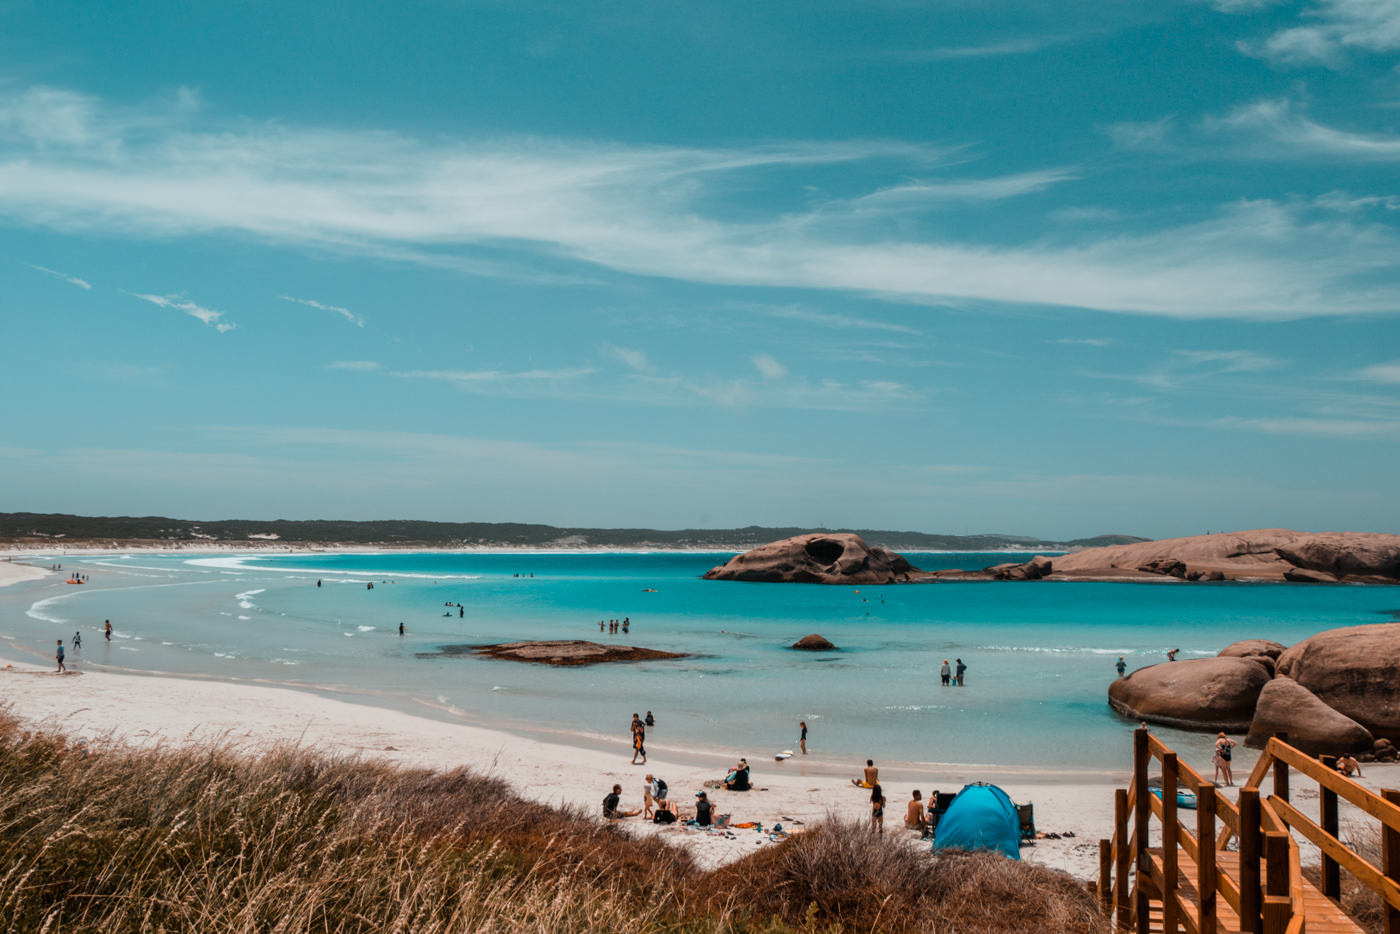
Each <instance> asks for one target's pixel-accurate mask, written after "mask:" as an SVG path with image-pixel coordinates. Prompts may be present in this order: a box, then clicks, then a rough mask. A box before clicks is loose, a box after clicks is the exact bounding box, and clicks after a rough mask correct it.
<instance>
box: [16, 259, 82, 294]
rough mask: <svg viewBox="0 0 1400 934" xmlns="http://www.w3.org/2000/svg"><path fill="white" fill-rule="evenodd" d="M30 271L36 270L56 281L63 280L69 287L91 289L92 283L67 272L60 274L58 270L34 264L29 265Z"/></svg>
mask: <svg viewBox="0 0 1400 934" xmlns="http://www.w3.org/2000/svg"><path fill="white" fill-rule="evenodd" d="M27 265H28V266H29V268H30V269H36V270H38V271H39V272H42V273H43V274H44V275H46V276H53V277H54V278H55V279H62V280H63V281H64V282H67V283H68V284H69V285H76V286H77V287H78V288H80V289H91V288H92V283H90V282H88V281H87V280H86V279H79V278H78V277H77V276H70V275H68V273H66V272H59V271H58V270H57V269H49V268H48V267H47V266H35V265H34V264H33V263H29V264H27Z"/></svg>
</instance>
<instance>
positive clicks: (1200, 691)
mask: <svg viewBox="0 0 1400 934" xmlns="http://www.w3.org/2000/svg"><path fill="white" fill-rule="evenodd" d="M1108 703H1109V706H1110V707H1112V708H1113V709H1114V710H1115V711H1116V712H1117V713H1119V714H1122V715H1123V716H1125V717H1131V718H1133V719H1135V720H1138V719H1140V720H1147V721H1149V722H1153V723H1161V724H1165V725H1167V726H1174V727H1178V728H1180V729H1187V730H1211V731H1214V730H1225V731H1227V732H1244V730H1245V729H1246V728H1247V729H1248V732H1249V735H1248V736H1247V738H1246V739H1245V743H1246V745H1249V746H1262V745H1264V743H1266V742H1267V741H1268V739H1269V737H1270V736H1272V735H1274V734H1275V733H1280V732H1282V733H1287V734H1288V739H1289V742H1291V743H1293V744H1294V745H1296V746H1297V747H1298V748H1300V749H1302V750H1303V751H1304V752H1307V753H1310V754H1320V753H1337V752H1362V751H1364V750H1367V749H1375V750H1377V754H1379V749H1381V748H1383V747H1384V748H1393V746H1391V745H1390V744H1392V743H1395V742H1400V623H1375V624H1372V625H1368V626H1347V627H1344V628H1341V629H1329V630H1327V631H1326V632H1321V633H1318V634H1317V635H1315V636H1313V637H1311V638H1309V639H1305V640H1303V641H1302V642H1299V643H1298V644H1297V645H1295V646H1293V647H1291V648H1285V647H1284V646H1283V645H1281V644H1280V643H1278V642H1272V641H1270V640H1267V639H1246V640H1244V641H1241V642H1236V643H1234V644H1233V645H1229V646H1226V647H1225V648H1224V649H1222V650H1221V652H1220V655H1219V656H1217V657H1215V658H1202V659H1192V660H1189V661H1182V662H1162V663H1161V664H1157V665H1150V666H1148V667H1147V668H1139V669H1138V670H1137V671H1135V672H1133V673H1132V674H1131V675H1128V676H1127V677H1125V678H1119V679H1118V680H1117V681H1114V682H1113V683H1112V684H1111V685H1110V686H1109V689H1108ZM1377 744H1383V747H1382V746H1378V745H1377Z"/></svg>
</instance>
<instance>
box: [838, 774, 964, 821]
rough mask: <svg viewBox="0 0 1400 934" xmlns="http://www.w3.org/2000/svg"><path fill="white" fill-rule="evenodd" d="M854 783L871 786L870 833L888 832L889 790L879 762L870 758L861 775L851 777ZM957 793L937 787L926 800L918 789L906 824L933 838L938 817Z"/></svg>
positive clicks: (906, 818)
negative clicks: (887, 795) (885, 787)
mask: <svg viewBox="0 0 1400 934" xmlns="http://www.w3.org/2000/svg"><path fill="white" fill-rule="evenodd" d="M851 784H852V785H855V786H856V787H857V788H869V789H870V832H871V833H878V834H883V833H884V832H885V806H886V805H887V804H888V803H889V800H888V799H887V798H886V797H885V790H884V788H883V787H881V785H880V769H879V768H878V767H877V766H876V765H875V760H873V759H866V760H865V768H864V769H863V770H862V772H861V777H860V778H853V779H851ZM953 797H954V795H944V794H943V792H941V791H939V790H938V789H936V788H935V789H934V791H933V793H932V794H931V795H929V799H928V803H927V804H925V803H924V795H923V792H922V791H920V790H919V789H917V788H915V789H914V791H913V792H912V793H911V795H910V797H909V803H908V804H906V805H905V808H904V826H905V828H907V829H909V830H917V831H918V832H919V834H920V836H922V837H931V836H933V832H934V830H935V828H937V826H938V819H939V818H940V817H941V816H942V815H943V812H944V811H945V810H947V807H948V804H949V803H950V802H951V801H952V799H953Z"/></svg>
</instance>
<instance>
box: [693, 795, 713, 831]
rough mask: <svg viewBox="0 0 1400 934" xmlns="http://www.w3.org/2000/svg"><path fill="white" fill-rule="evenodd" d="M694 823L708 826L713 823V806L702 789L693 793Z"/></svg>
mask: <svg viewBox="0 0 1400 934" xmlns="http://www.w3.org/2000/svg"><path fill="white" fill-rule="evenodd" d="M695 823H696V824H698V825H699V826H701V827H709V826H711V825H712V824H713V823H714V807H713V806H712V805H711V804H710V799H709V797H708V796H707V795H706V794H705V793H704V792H703V791H697V792H696V793H695Z"/></svg>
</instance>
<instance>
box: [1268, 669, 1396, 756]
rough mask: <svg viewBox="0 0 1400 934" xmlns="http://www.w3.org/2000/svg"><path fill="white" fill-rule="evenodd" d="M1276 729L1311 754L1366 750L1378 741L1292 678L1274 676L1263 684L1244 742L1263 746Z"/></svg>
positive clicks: (1362, 727) (1290, 743)
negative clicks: (1252, 720)
mask: <svg viewBox="0 0 1400 934" xmlns="http://www.w3.org/2000/svg"><path fill="white" fill-rule="evenodd" d="M1275 733H1287V734H1288V743H1289V745H1291V746H1296V747H1297V748H1298V749H1301V750H1302V751H1303V752H1305V753H1307V754H1308V755H1310V756H1317V755H1322V754H1324V753H1328V754H1332V755H1337V754H1340V753H1343V752H1364V751H1366V750H1368V749H1370V748H1371V747H1372V744H1373V743H1374V741H1375V740H1374V738H1373V737H1372V736H1371V733H1370V731H1369V730H1367V729H1366V728H1365V727H1364V726H1362V725H1361V724H1359V723H1357V722H1356V721H1355V720H1353V719H1351V717H1348V716H1347V715H1346V714H1343V713H1338V712H1337V711H1335V710H1333V709H1332V708H1331V707H1328V706H1327V705H1326V704H1324V703H1323V702H1322V701H1321V700H1319V699H1318V697H1317V695H1316V694H1314V693H1313V692H1312V691H1309V690H1308V689H1307V688H1305V687H1303V686H1302V685H1301V684H1299V683H1298V682H1297V681H1294V680H1293V679H1292V678H1275V679H1274V680H1272V681H1270V682H1269V683H1268V684H1266V685H1264V690H1262V691H1260V692H1259V703H1258V705H1257V706H1256V707H1255V709H1254V722H1252V723H1251V724H1250V726H1249V735H1248V736H1247V737H1245V741H1244V744H1245V745H1246V746H1253V747H1254V748H1256V749H1262V748H1264V744H1265V743H1267V742H1268V741H1269V737H1270V736H1273V735H1274V734H1275Z"/></svg>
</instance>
